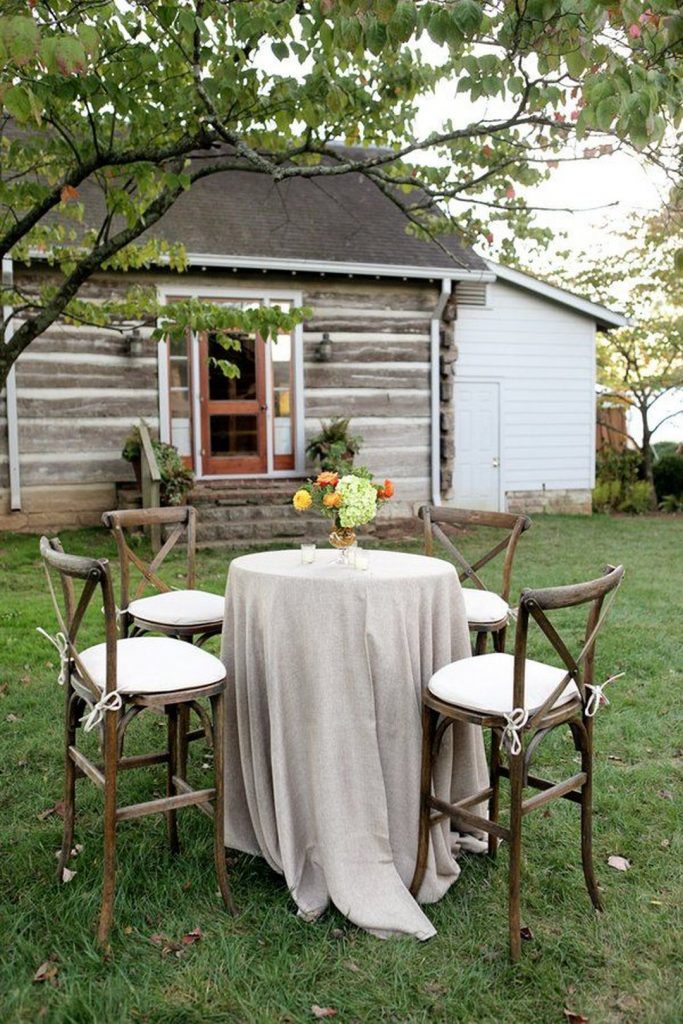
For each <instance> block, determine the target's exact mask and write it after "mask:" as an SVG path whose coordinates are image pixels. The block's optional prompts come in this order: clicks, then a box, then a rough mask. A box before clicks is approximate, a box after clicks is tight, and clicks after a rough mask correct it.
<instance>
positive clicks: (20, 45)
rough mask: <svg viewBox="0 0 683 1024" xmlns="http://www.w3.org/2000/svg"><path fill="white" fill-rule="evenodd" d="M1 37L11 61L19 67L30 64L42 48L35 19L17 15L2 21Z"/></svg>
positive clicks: (0, 22) (0, 21)
mask: <svg viewBox="0 0 683 1024" xmlns="http://www.w3.org/2000/svg"><path fill="white" fill-rule="evenodd" d="M0 37H2V41H3V43H4V45H5V48H6V51H7V54H8V56H9V59H10V60H11V62H12V63H13V64H15V65H16V66H17V67H22V66H23V65H24V64H28V62H29V61H30V60H32V59H33V57H35V56H36V54H37V53H38V50H39V48H40V32H39V30H38V26H37V25H36V23H35V21H34V20H33V18H27V17H23V16H22V15H16V16H15V17H14V18H2V19H0Z"/></svg>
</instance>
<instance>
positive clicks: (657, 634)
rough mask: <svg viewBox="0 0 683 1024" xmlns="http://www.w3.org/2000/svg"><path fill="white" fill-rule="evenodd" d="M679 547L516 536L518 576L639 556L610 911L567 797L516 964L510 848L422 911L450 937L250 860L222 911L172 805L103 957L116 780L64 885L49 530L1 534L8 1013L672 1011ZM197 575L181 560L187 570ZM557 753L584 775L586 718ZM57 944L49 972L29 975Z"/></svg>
mask: <svg viewBox="0 0 683 1024" xmlns="http://www.w3.org/2000/svg"><path fill="white" fill-rule="evenodd" d="M63 541H64V544H65V546H66V548H67V550H72V551H74V552H77V553H86V552H88V553H93V554H94V553H97V554H100V555H103V554H108V555H110V556H112V557H113V555H114V551H113V546H112V544H111V543H110V541H109V539H108V537H107V535H106V534H105V533H104V531H94V530H93V531H79V532H75V533H72V534H64V536H63ZM682 547H683V521H682V520H681V519H680V518H679V519H673V518H654V519H607V518H603V517H594V518H593V519H579V518H564V517H556V518H544V517H538V519H537V520H536V522H535V524H534V528H533V529H532V530H531V531H530V533H528V534H527V535H525V536H524V537H523V539H522V541H521V542H520V546H519V554H518V558H517V562H516V571H515V586H514V590H515V591H518V590H519V588H520V587H521V586H522V585H529V586H537V585H548V584H556V583H561V582H569V581H572V580H578V579H582V578H589V577H590V576H593V575H597V574H598V573H599V570H600V568H601V567H602V565H603V564H604V563H605V562H608V561H609V562H618V561H621V562H623V563H624V564H625V566H626V568H627V578H626V581H625V583H624V585H623V587H622V589H621V591H620V594H619V596H618V599H617V602H616V604H615V606H614V608H613V611H612V614H611V616H610V619H609V620H608V623H607V626H606V627H605V631H604V633H603V638H602V643H601V647H600V649H599V652H598V678H601V677H604V676H605V675H607V674H611V673H612V672H617V671H625V672H626V675H625V677H624V678H623V679H621V680H619V681H618V682H615V683H614V684H612V685H611V686H610V687H609V690H608V695H609V697H610V699H611V706H610V707H608V708H606V709H603V710H602V711H601V712H600V713H599V715H598V719H597V725H596V781H595V791H596V797H595V855H596V865H597V872H598V876H599V880H600V883H601V886H602V889H603V893H604V902H605V905H606V912H605V913H604V914H603V915H596V914H595V913H594V912H593V911H592V909H591V906H590V902H589V900H588V896H587V894H586V892H585V889H584V887H583V877H582V873H581V867H580V856H579V822H578V811H577V809H576V808H575V807H574V806H573V805H570V804H567V803H566V802H565V801H559V802H556V803H553V804H551V805H550V808H551V810H550V812H549V813H546V814H544V813H543V812H540V813H539V814H537V815H532V816H530V817H529V818H527V819H526V820H525V833H524V843H525V865H524V873H523V886H522V910H523V920H524V921H525V922H526V924H528V925H529V927H530V928H531V929H532V932H533V938H532V939H531V941H529V942H526V943H525V944H524V947H523V955H522V960H521V962H520V964H519V965H518V966H516V967H513V966H512V965H511V964H510V963H509V961H508V954H507V924H506V893H507V890H506V878H507V874H506V869H507V855H506V851H505V850H504V849H503V851H502V853H501V855H500V856H499V858H498V860H497V862H496V863H492V862H490V861H489V860H488V859H487V858H486V857H476V856H464V857H463V859H462V867H463V871H462V875H461V877H460V879H459V881H458V882H457V883H456V884H455V885H454V886H453V887H452V889H451V890H450V892H449V893H448V894H447V895H446V896H445V898H444V899H443V900H442V901H441V902H440V903H439V904H437V905H435V906H433V907H429V908H427V913H428V914H429V916H430V918H431V919H432V921H433V922H434V924H435V926H436V928H437V930H438V935H437V936H436V938H434V939H432V940H431V941H430V942H428V943H419V942H417V941H415V940H413V939H399V940H392V941H389V942H381V941H379V940H378V939H374V938H371V937H370V936H368V935H366V934H365V933H363V932H361V931H359V930H358V929H356V928H354V927H353V926H351V925H350V924H349V923H348V922H347V921H346V920H345V919H344V918H342V917H341V916H340V915H338V914H337V913H336V912H334V911H330V912H329V913H328V914H327V915H326V916H325V917H324V918H323V919H322V920H321V921H319V922H318V923H317V924H305V923H303V922H301V921H300V920H298V919H297V917H296V915H295V912H294V906H293V903H292V901H291V900H290V898H289V896H288V893H287V890H286V887H285V885H284V883H283V881H282V879H281V878H280V877H279V876H276V875H274V874H273V873H271V872H270V871H269V869H268V868H267V867H266V866H265V864H264V863H263V862H262V861H260V860H258V859H254V858H250V857H247V856H243V855H236V856H235V858H234V862H233V864H232V884H233V891H234V893H235V896H236V899H237V902H238V904H239V906H240V909H241V911H242V913H241V916H240V917H239V918H238V919H235V920H233V919H230V918H228V917H227V916H226V915H225V914H224V913H223V911H222V910H221V905H220V902H219V898H218V895H217V887H216V884H215V881H214V877H213V867H212V859H211V835H210V831H211V826H210V823H209V821H208V820H207V819H206V818H205V817H204V816H202V815H200V814H198V813H196V812H195V811H192V810H188V811H185V812H183V813H181V814H180V816H179V818H180V830H181V842H183V852H182V854H181V856H180V857H178V858H175V859H173V858H171V856H170V855H169V853H168V852H167V849H166V843H165V826H164V821H163V819H162V818H161V817H160V816H159V817H154V818H151V817H150V818H144V819H141V820H140V821H137V822H131V823H129V824H126V825H125V826H124V827H122V828H121V831H120V836H121V838H120V842H119V864H120V868H119V875H118V882H119V887H118V893H117V900H116V911H115V924H114V928H113V931H112V936H111V947H110V950H109V951H108V952H107V953H106V954H105V955H103V954H102V953H101V952H100V951H98V949H97V947H96V946H95V943H94V927H95V921H96V917H97V912H98V907H99V897H100V872H101V839H100V836H101V832H100V817H99V807H100V796H99V794H98V793H97V792H96V791H95V789H94V787H93V786H92V785H91V784H89V783H85V782H79V784H78V785H79V798H80V804H79V807H80V817H79V818H78V820H77V826H76V841H77V842H78V843H81V844H83V849H82V851H81V852H80V853H79V855H78V856H77V857H76V859H75V861H73V862H72V865H71V866H72V867H73V868H75V869H76V875H75V877H74V879H73V880H72V881H71V882H70V883H69V884H67V885H65V886H61V887H59V886H57V884H56V882H55V879H54V872H55V864H56V862H55V857H54V853H55V851H56V850H57V848H58V846H59V843H60V825H61V819H60V818H59V817H58V816H57V815H55V814H51V815H48V816H43V814H42V813H41V812H43V811H45V810H46V809H47V808H50V807H51V806H52V805H53V804H54V803H55V801H57V800H59V799H60V798H61V787H62V750H61V742H62V691H61V690H60V688H59V687H58V686H57V683H56V674H57V673H56V658H55V656H54V652H53V651H52V649H51V648H50V647H49V645H47V643H46V642H45V641H44V640H43V639H42V638H40V637H39V636H38V634H37V633H36V631H35V627H36V626H38V625H42V626H44V627H45V628H47V629H49V630H50V631H51V632H52V631H54V620H53V616H52V613H51V607H50V602H49V598H48V596H47V592H46V587H45V581H44V577H43V576H42V568H41V564H40V561H39V558H38V544H37V539H36V538H34V537H24V536H8V535H5V536H4V537H2V538H0V594H2V599H1V606H0V1022H1V1024H18V1022H30V1024H34V1022H37V1021H45V1022H59V1024H91V1022H92V1024H125V1022H128V1021H141V1022H149V1024H199V1022H204V1021H210V1022H216V1024H221V1022H242V1021H243V1022H259V1024H260V1022H263V1024H266V1022H282V1024H286V1022H288V1024H292V1022H300V1021H301V1022H305V1021H312V1020H314V1019H315V1017H314V1014H313V1011H312V1009H311V1008H312V1006H313V1005H314V1004H315V1005H317V1006H319V1007H332V1008H334V1009H336V1010H337V1011H338V1015H337V1017H336V1019H337V1020H339V1021H340V1022H344V1024H351V1022H354V1021H355V1022H362V1024H366V1022H368V1024H370V1022H373V1024H374V1022H387V1024H389V1022H391V1024H398V1022H411V1024H413V1022H422V1021H425V1022H428V1021H441V1022H448V1024H467V1022H476V1024H481V1022H489V1021H491V1022H493V1021H496V1022H501V1024H507V1022H509V1024H537V1022H538V1024H542V1022H562V1021H564V1020H565V1017H564V1015H563V1010H564V1008H567V1009H569V1010H572V1011H574V1012H575V1013H580V1014H583V1015H584V1016H585V1017H586V1018H588V1020H589V1021H590V1022H591V1024H607V1022H609V1024H611V1022H614V1024H617V1022H645V1021H649V1022H653V1024H654V1022H657V1024H674V1022H677V1024H678V1022H680V1021H681V1020H683V995H682V989H681V982H680V976H681V956H680V948H681V945H680V930H679V931H678V934H677V931H676V926H677V924H678V926H679V929H680V923H681V921H680V896H681V887H680V881H681V847H682V843H681V832H680V798H681V789H680V786H679V783H680V777H681V768H682V767H683V750H682V749H681V748H683V732H682V730H681V714H680V709H681V682H682V679H681V662H682V661H683V657H682V655H683V644H682V641H681V601H680V588H681V549H682ZM235 553H236V552H228V551H218V550H213V551H210V552H204V553H202V554H201V556H200V559H199V579H200V585H201V586H203V587H204V588H206V589H213V590H215V591H217V592H222V590H223V588H224V585H225V576H226V571H227V567H228V562H229V560H230V557H231V556H232V555H234V554H235ZM179 572H180V563H179V561H178V560H176V561H174V562H172V563H171V565H170V566H169V569H168V574H169V578H170V579H172V580H174V581H175V580H176V578H177V575H178V573H179ZM321 614H324V609H321ZM98 616H99V608H98V609H96V614H95V617H94V618H93V620H92V621H91V622H89V624H88V630H89V632H90V633H91V636H92V637H93V639H94V638H95V637H96V636H98V633H97V627H98V626H99V627H100V628H101V617H100V621H99V622H98V621H97V617H98ZM509 649H510V648H509ZM539 651H540V648H539ZM532 653H533V651H532ZM331 656H333V654H331ZM339 685H343V678H342V677H340V683H339ZM162 729H163V723H161V721H159V722H157V721H156V720H154V719H153V720H151V721H150V722H149V723H147V724H146V725H145V724H144V723H140V729H139V730H138V733H139V734H141V735H140V740H139V742H141V741H142V740H146V741H149V740H150V739H151V740H152V742H154V741H155V740H156V741H157V742H158V741H159V739H160V738H161V737H162V736H163V735H164V734H163V731H162ZM133 735H134V728H132V729H131V736H133ZM135 742H136V741H135V739H134V740H133V744H132V746H131V752H133V751H134V750H135V749H137V748H136V746H135ZM197 746H198V745H195V747H197ZM544 746H545V745H544ZM139 749H142V747H140V748H139ZM541 751H542V753H541V755H540V762H541V766H542V769H543V771H545V772H552V770H553V768H555V769H556V770H557V771H558V772H559V771H562V770H565V771H566V769H567V768H568V767H569V768H570V769H571V771H573V770H575V769H574V768H573V748H572V745H571V742H570V740H569V732H568V730H567V733H566V735H565V734H564V732H560V731H559V730H558V732H557V735H556V736H554V737H552V738H551V739H550V740H549V741H548V743H547V748H545V749H544V747H542V748H541ZM198 753H199V752H198V751H197V754H198ZM197 770H198V771H199V772H200V773H201V764H198V765H197ZM570 773H571V772H567V774H570ZM558 777H559V776H558ZM416 782H417V780H416ZM162 784H163V769H162V771H161V773H160V772H157V773H156V774H155V772H154V771H153V770H149V771H144V772H137V773H136V772H131V773H127V774H126V776H124V778H123V781H122V783H121V791H122V792H121V799H123V800H125V801H126V802H129V801H130V802H132V801H134V800H136V799H149V796H150V794H151V793H153V792H155V791H156V792H158V791H159V790H160V788H161V786H162ZM677 829H678V831H677ZM610 854H620V855H622V856H624V857H627V858H628V859H629V861H630V862H631V867H630V869H629V870H628V871H627V872H619V871H616V870H614V869H613V868H611V867H608V865H607V858H608V857H609V855H610ZM194 928H200V929H201V939H200V940H199V941H196V942H194V943H193V944H190V945H187V946H186V947H184V950H183V952H184V955H182V956H176V954H175V951H174V950H171V951H170V952H169V951H167V949H166V950H165V948H164V946H163V945H158V944H155V943H154V942H152V941H151V936H153V935H159V934H163V935H164V936H167V937H168V938H170V939H171V940H174V941H176V942H179V941H180V940H181V939H182V937H183V935H186V934H187V933H189V932H190V931H191V930H192V929H194ZM50 957H52V958H54V959H53V963H54V966H55V968H56V969H57V973H56V976H55V977H54V979H53V981H54V984H52V983H50V982H49V981H47V982H43V983H35V982H33V981H32V979H33V976H34V974H35V972H36V970H37V968H38V967H39V966H40V965H41V964H42V963H43V962H45V961H47V960H48V959H49V958H50Z"/></svg>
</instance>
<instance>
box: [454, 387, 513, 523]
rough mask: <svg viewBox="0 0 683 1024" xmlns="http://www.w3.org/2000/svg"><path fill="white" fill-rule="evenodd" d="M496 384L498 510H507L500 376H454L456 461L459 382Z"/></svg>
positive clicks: (503, 394)
mask: <svg viewBox="0 0 683 1024" xmlns="http://www.w3.org/2000/svg"><path fill="white" fill-rule="evenodd" d="M461 382H462V383H463V384H496V385H497V386H498V458H499V460H500V461H499V465H498V508H497V510H496V511H498V512H504V511H506V501H505V485H504V479H503V478H504V470H505V453H504V452H503V438H504V436H505V435H504V433H503V407H504V402H505V382H504V381H503V380H501V378H500V377H488V376H487V377H478V376H477V375H476V374H471V375H470V374H468V375H467V376H462V377H461V376H460V374H458V373H456V374H455V375H454V377H453V384H454V387H453V432H454V435H455V459H454V463H455V461H457V458H458V431H457V429H456V428H457V415H458V384H459V383H461ZM453 474H454V479H455V464H454V465H453Z"/></svg>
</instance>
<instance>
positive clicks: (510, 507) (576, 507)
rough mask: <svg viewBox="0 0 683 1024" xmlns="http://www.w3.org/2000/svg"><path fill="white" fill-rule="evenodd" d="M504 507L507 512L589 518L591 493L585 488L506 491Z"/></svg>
mask: <svg viewBox="0 0 683 1024" xmlns="http://www.w3.org/2000/svg"><path fill="white" fill-rule="evenodd" d="M505 506H506V509H507V511H508V512H528V513H529V515H533V514H534V513H538V512H551V513H552V512H555V513H564V514H567V515H576V516H589V515H590V514H591V512H592V510H593V504H592V493H591V491H590V490H589V489H587V488H558V489H557V490H541V491H507V492H506V494H505Z"/></svg>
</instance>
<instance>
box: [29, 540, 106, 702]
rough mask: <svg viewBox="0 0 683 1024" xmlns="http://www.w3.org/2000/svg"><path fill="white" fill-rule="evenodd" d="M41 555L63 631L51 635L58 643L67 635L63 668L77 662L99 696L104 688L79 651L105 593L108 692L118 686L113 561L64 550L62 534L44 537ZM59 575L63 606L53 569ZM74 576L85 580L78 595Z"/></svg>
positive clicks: (85, 680) (68, 668)
mask: <svg viewBox="0 0 683 1024" xmlns="http://www.w3.org/2000/svg"><path fill="white" fill-rule="evenodd" d="M40 555H41V558H42V560H43V566H44V567H45V575H46V577H47V583H48V588H49V591H50V596H51V597H52V603H53V605H54V609H55V615H56V617H57V624H58V626H59V631H58V633H57V636H56V638H52V637H51V638H50V639H51V640H52V642H53V643H54V644H55V646H58V644H59V641H60V636H61V637H63V640H62V641H61V643H62V648H63V652H64V653H63V655H62V657H63V660H64V664H63V666H62V672H63V673H64V672H66V674H67V675H70V674H71V672H72V670H73V668H74V666H75V667H76V669H77V670H78V675H79V678H80V679H81V680H82V681H83V683H84V685H85V686H86V687H87V689H88V690H89V691H90V692H91V693H92V695H93V696H94V697H96V698H97V699H98V700H99V699H100V697H101V696H102V691H101V690H100V689H99V688H98V686H97V685H96V684H95V683H94V682H93V680H92V679H91V678H90V676H89V674H88V672H87V670H86V668H85V666H84V665H83V664H82V662H81V659H80V655H79V653H78V646H77V639H78V632H79V630H80V627H81V625H82V623H83V618H84V616H85V613H86V611H87V609H88V606H89V604H90V602H91V601H92V599H93V597H94V596H95V594H97V593H100V594H101V600H102V611H103V613H104V630H105V642H106V645H107V652H106V653H107V668H106V688H105V691H104V692H105V693H110V692H111V691H113V690H115V689H116V640H117V627H116V604H115V602H114V592H113V588H112V582H111V575H110V572H109V562H108V561H107V559H105V558H84V557H82V556H81V555H69V554H67V553H66V552H65V551H64V548H63V547H62V544H61V542H60V540H59V537H53V538H52V539H48V538H47V537H41V538H40ZM52 572H55V573H57V575H58V576H59V580H60V584H61V590H62V598H63V609H62V607H61V606H60V602H59V599H58V597H57V592H56V590H55V586H54V584H53V582H52V575H51V573H52ZM74 580H76V581H78V580H81V581H82V582H83V587H82V589H81V591H80V594H79V595H78V596H77V594H76V588H75V586H74Z"/></svg>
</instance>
